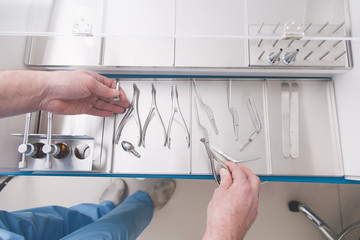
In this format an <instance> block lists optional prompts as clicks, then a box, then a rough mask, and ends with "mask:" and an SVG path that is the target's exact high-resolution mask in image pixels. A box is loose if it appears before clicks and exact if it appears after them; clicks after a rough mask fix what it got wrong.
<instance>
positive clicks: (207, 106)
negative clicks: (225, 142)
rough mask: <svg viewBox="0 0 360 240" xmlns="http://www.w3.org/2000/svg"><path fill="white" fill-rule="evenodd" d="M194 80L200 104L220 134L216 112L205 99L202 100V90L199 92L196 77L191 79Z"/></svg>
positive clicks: (216, 131) (216, 132)
mask: <svg viewBox="0 0 360 240" xmlns="http://www.w3.org/2000/svg"><path fill="white" fill-rule="evenodd" d="M191 80H192V81H193V84H194V88H195V93H196V97H197V99H198V101H199V103H200V106H201V107H202V108H203V109H204V110H205V112H206V114H207V116H208V118H209V121H210V123H211V125H212V127H213V129H214V131H215V134H216V135H218V134H219V131H218V129H217V127H216V123H215V116H214V113H213V111H212V110H211V108H210V106H209V105H207V104H205V103H204V101H203V100H202V98H201V95H200V92H199V89H198V88H197V85H196V82H195V79H194V78H192V79H191Z"/></svg>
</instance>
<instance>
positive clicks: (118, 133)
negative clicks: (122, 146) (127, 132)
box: [115, 83, 142, 147]
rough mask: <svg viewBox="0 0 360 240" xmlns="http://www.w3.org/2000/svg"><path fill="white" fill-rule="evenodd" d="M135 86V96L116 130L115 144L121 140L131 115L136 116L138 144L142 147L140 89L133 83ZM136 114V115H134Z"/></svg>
mask: <svg viewBox="0 0 360 240" xmlns="http://www.w3.org/2000/svg"><path fill="white" fill-rule="evenodd" d="M133 88H134V93H133V98H132V101H131V104H130V106H129V108H128V110H127V112H126V113H125V116H124V117H123V119H122V120H121V122H120V124H119V126H118V128H117V129H116V132H115V144H118V143H119V140H120V136H121V132H122V130H123V128H124V126H125V124H126V123H127V122H128V121H129V119H130V118H131V117H135V121H136V123H137V125H138V127H139V142H138V146H139V147H140V145H141V142H142V128H141V122H140V116H139V106H138V105H139V96H140V90H139V89H138V87H137V86H136V84H135V83H134V84H133ZM134 115H135V116H134Z"/></svg>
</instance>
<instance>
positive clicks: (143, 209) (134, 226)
mask: <svg viewBox="0 0 360 240" xmlns="http://www.w3.org/2000/svg"><path fill="white" fill-rule="evenodd" d="M153 213H154V207H153V204H152V202H151V199H150V197H149V195H148V194H147V193H145V192H142V191H137V192H136V193H134V194H133V195H131V196H130V197H129V198H127V199H126V200H125V201H124V202H123V203H122V204H120V205H119V206H117V207H116V208H115V209H114V210H112V211H111V212H110V213H108V214H106V215H105V216H103V217H102V218H100V219H98V220H97V221H95V222H93V223H91V224H89V225H87V226H85V227H82V228H80V229H79V230H77V231H75V232H73V233H72V234H70V235H69V236H66V237H64V238H62V240H65V239H66V240H70V239H96V240H98V239H111V240H113V239H121V240H124V239H136V238H137V237H138V236H139V235H140V233H141V232H142V231H143V230H144V229H145V227H146V226H147V225H149V223H150V221H151V219H152V216H153Z"/></svg>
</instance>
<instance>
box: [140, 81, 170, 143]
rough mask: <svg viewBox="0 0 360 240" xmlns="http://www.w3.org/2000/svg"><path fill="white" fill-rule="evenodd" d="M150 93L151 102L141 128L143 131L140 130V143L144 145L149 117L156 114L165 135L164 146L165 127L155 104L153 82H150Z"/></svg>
mask: <svg viewBox="0 0 360 240" xmlns="http://www.w3.org/2000/svg"><path fill="white" fill-rule="evenodd" d="M151 95H152V102H151V107H150V112H149V114H148V116H147V118H146V120H145V123H144V129H143V132H142V145H143V147H145V135H146V130H147V128H148V126H149V123H150V121H151V119H152V118H153V117H154V116H155V115H157V116H158V117H159V120H160V123H161V126H162V128H163V130H164V135H165V141H164V146H166V129H165V125H164V122H163V120H162V118H161V115H160V113H159V109H158V107H157V104H156V90H155V87H154V84H151Z"/></svg>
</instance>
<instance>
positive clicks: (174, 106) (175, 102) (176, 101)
mask: <svg viewBox="0 0 360 240" xmlns="http://www.w3.org/2000/svg"><path fill="white" fill-rule="evenodd" d="M178 97H179V94H178V90H177V86H176V85H175V92H174V86H171V101H172V107H171V108H172V109H171V116H170V121H169V126H168V129H167V133H166V143H165V145H166V144H167V146H168V148H170V145H171V137H170V134H171V127H172V123H173V121H174V115H175V113H179V115H180V117H181V120H182V122H183V124H184V127H185V129H186V132H187V137H186V140H187V142H188V147H190V133H189V129H188V127H187V125H186V122H185V119H184V117H183V115H182V113H181V110H180V106H179V98H178ZM174 98H175V99H174Z"/></svg>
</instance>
